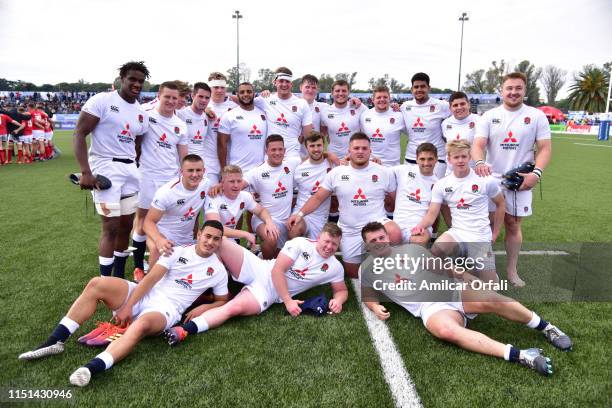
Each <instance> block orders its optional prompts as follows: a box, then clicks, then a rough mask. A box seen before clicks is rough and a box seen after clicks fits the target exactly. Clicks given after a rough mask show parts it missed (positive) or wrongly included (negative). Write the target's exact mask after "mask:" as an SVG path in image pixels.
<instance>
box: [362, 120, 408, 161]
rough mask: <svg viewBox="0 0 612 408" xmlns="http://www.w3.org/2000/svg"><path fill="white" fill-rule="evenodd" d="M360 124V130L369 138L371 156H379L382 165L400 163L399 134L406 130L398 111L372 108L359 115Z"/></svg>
mask: <svg viewBox="0 0 612 408" xmlns="http://www.w3.org/2000/svg"><path fill="white" fill-rule="evenodd" d="M360 125H361V131H362V132H363V133H365V134H366V135H368V137H369V138H370V147H371V148H372V156H374V157H378V158H380V159H381V161H382V164H383V165H384V166H397V165H398V164H400V153H401V152H400V149H401V148H400V136H401V134H402V131H405V130H406V125H405V123H404V117H403V116H402V114H401V113H400V112H393V109H387V110H386V111H384V112H377V111H376V108H372V109H369V110H367V111H366V112H364V113H363V114H362V115H361V118H360Z"/></svg>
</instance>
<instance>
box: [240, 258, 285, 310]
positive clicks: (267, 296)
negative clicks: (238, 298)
mask: <svg viewBox="0 0 612 408" xmlns="http://www.w3.org/2000/svg"><path fill="white" fill-rule="evenodd" d="M242 252H243V258H242V269H240V275H239V276H238V279H234V280H236V281H237V282H240V283H244V284H245V285H246V286H245V287H244V289H243V290H245V289H248V290H249V292H251V293H252V294H253V296H255V299H257V302H258V303H259V313H261V312H263V311H265V310H266V309H268V308H269V307H270V306H272V304H274V303H276V301H277V299H278V293H276V289H275V288H274V284H273V283H272V267H273V266H274V262H275V261H274V260H264V259H261V258H259V257H258V256H256V255H255V254H253V253H252V252H251V251H249V250H247V249H246V248H242Z"/></svg>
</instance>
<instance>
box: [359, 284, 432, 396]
mask: <svg viewBox="0 0 612 408" xmlns="http://www.w3.org/2000/svg"><path fill="white" fill-rule="evenodd" d="M352 281H353V288H354V289H355V294H356V296H357V301H358V302H359V305H360V306H361V313H362V314H363V318H364V320H365V322H366V326H367V327H368V331H369V332H370V337H371V338H372V343H374V348H375V349H376V353H377V354H378V358H379V359H380V366H381V367H382V370H383V375H384V376H385V381H386V382H387V384H388V385H389V389H390V390H391V396H392V397H393V402H394V403H395V406H396V407H422V406H423V405H422V404H421V399H420V398H419V395H418V394H417V392H416V388H415V387H414V383H413V382H412V379H410V375H409V374H408V372H407V371H406V367H405V366H404V360H403V359H402V355H401V354H400V353H399V351H398V350H397V347H396V346H395V342H394V341H393V338H392V337H391V333H390V332H389V328H388V327H387V324H386V323H385V322H383V321H381V320H379V319H378V318H377V317H376V316H375V315H374V313H372V312H371V311H370V309H368V308H367V306H366V305H365V304H364V303H363V302H361V288H360V286H359V280H357V279H353V280H352Z"/></svg>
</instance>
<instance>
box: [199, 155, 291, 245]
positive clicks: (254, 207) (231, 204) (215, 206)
mask: <svg viewBox="0 0 612 408" xmlns="http://www.w3.org/2000/svg"><path fill="white" fill-rule="evenodd" d="M221 176H222V177H221V188H222V191H221V194H220V195H217V196H215V197H209V199H208V204H207V206H206V219H207V220H218V221H220V222H221V223H222V224H223V227H224V228H225V236H226V237H228V238H237V239H240V238H244V239H245V240H246V241H247V242H248V245H249V247H250V248H251V249H253V248H254V247H255V245H256V244H257V237H256V236H255V235H254V234H252V233H250V232H249V231H243V230H242V229H240V228H236V227H237V225H236V224H237V222H238V220H241V219H242V218H241V217H242V213H243V212H244V210H247V211H249V212H251V213H253V214H255V215H256V216H257V217H259V218H260V219H261V220H262V221H263V227H262V228H263V229H264V233H265V234H266V236H270V237H271V238H272V239H278V235H279V231H278V227H277V226H276V224H275V223H274V220H273V219H272V217H271V216H270V213H269V212H268V210H267V209H265V208H264V207H262V206H261V205H260V204H258V203H256V202H255V199H254V198H253V196H252V195H251V193H249V192H248V191H244V190H243V189H242V188H243V187H244V184H245V182H244V180H243V178H242V170H241V169H240V167H238V166H235V165H228V166H225V167H224V168H223V172H222V174H221Z"/></svg>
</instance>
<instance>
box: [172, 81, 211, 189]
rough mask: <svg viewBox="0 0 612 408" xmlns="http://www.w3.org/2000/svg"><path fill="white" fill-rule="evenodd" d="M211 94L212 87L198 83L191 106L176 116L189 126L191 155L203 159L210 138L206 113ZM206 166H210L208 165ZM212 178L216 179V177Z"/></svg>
mask: <svg viewBox="0 0 612 408" xmlns="http://www.w3.org/2000/svg"><path fill="white" fill-rule="evenodd" d="M210 94H211V91H210V87H209V86H208V85H207V84H205V83H204V82H196V83H195V84H194V85H193V92H192V93H191V98H192V102H191V105H190V106H187V107H185V108H183V109H181V110H178V111H177V112H176V116H178V117H179V119H181V120H182V121H183V122H185V124H186V125H187V138H188V139H189V145H188V148H187V149H188V151H189V154H197V155H198V156H200V157H201V158H202V159H204V158H205V156H206V147H205V145H204V143H205V140H206V138H208V137H210V136H209V135H208V128H209V119H208V116H207V115H206V113H205V111H206V107H207V106H208V102H209V101H210ZM206 165H207V166H208V163H206ZM207 176H208V175H207ZM211 177H213V178H214V175H213V176H211ZM209 179H210V177H209ZM217 181H218V180H216V179H213V180H211V183H216V182H217Z"/></svg>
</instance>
